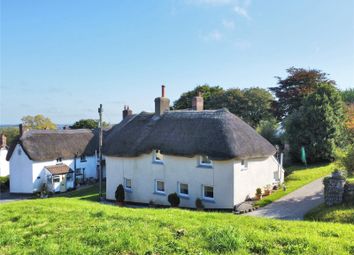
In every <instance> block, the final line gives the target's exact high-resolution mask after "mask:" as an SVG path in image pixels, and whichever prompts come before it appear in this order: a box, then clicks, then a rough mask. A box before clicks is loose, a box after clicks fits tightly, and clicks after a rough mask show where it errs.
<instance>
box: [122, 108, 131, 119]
mask: <svg viewBox="0 0 354 255" xmlns="http://www.w3.org/2000/svg"><path fill="white" fill-rule="evenodd" d="M132 114H133V111H132V110H130V109H129V106H127V105H124V110H123V120H124V119H125V118H126V117H127V116H130V115H132Z"/></svg>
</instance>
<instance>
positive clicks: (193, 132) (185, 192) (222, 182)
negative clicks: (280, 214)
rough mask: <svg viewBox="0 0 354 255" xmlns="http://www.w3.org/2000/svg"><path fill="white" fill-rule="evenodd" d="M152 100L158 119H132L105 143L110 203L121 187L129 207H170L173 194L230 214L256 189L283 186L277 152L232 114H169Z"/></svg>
mask: <svg viewBox="0 0 354 255" xmlns="http://www.w3.org/2000/svg"><path fill="white" fill-rule="evenodd" d="M162 90H163V92H162V96H161V97H158V98H156V99H155V112H154V113H147V112H142V113H140V114H137V115H130V114H128V115H127V116H126V117H125V118H124V119H123V121H122V122H121V123H120V124H118V125H116V126H115V127H113V128H112V129H111V132H110V134H109V135H108V136H107V137H106V139H105V141H104V148H103V153H104V156H105V159H106V176H107V185H106V187H107V188H106V189H107V190H106V196H107V199H111V200H114V199H115V191H116V188H117V186H118V185H119V184H123V185H124V188H125V191H126V200H127V201H130V202H136V203H149V202H151V201H153V202H154V203H155V204H162V205H168V204H169V203H168V200H167V196H168V194H170V193H174V192H176V193H177V194H178V196H179V197H180V198H181V204H180V206H183V207H195V200H196V199H197V198H200V199H202V201H203V203H204V205H205V207H206V208H223V209H231V208H233V207H234V205H236V204H239V203H241V202H243V201H245V199H247V198H249V197H254V195H255V193H256V189H257V188H258V187H260V188H263V187H264V186H266V185H273V184H275V183H279V182H282V181H283V177H284V170H283V168H282V167H281V166H280V164H279V163H278V162H277V160H276V159H275V158H274V154H275V153H276V149H275V148H274V146H273V145H271V144H270V143H269V142H268V141H267V140H266V139H264V138H263V137H262V136H260V135H259V134H258V133H257V132H256V131H255V130H254V129H253V128H252V127H250V126H249V125H248V124H246V123H245V122H244V121H242V120H241V119H240V118H238V117H237V116H235V115H234V114H232V113H230V112H229V111H228V110H227V109H219V110H203V98H202V97H201V96H198V97H195V98H194V100H193V109H192V110H182V111H170V110H169V108H170V106H169V102H170V101H169V99H168V98H166V97H165V94H164V87H163V88H162Z"/></svg>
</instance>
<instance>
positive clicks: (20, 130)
mask: <svg viewBox="0 0 354 255" xmlns="http://www.w3.org/2000/svg"><path fill="white" fill-rule="evenodd" d="M18 131H19V133H20V137H21V136H22V135H23V125H22V124H20V125H18Z"/></svg>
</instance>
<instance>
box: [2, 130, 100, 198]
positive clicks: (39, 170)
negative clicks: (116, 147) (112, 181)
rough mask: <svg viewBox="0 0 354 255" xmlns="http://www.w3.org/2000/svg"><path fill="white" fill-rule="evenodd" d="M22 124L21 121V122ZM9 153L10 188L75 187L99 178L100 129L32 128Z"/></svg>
mask: <svg viewBox="0 0 354 255" xmlns="http://www.w3.org/2000/svg"><path fill="white" fill-rule="evenodd" d="M20 126H21V125H20ZM20 134H21V135H20V138H19V139H18V141H17V142H16V143H14V144H13V145H12V146H11V147H10V149H9V153H8V156H7V160H9V162H10V192H11V193H33V192H37V191H39V189H40V188H41V186H42V184H43V183H46V184H47V185H48V187H51V188H52V191H54V192H64V191H66V190H68V189H71V188H74V187H75V180H76V182H79V183H80V182H82V181H83V180H86V179H88V178H95V179H96V178H97V176H98V171H97V164H98V158H97V150H98V132H95V131H92V130H88V129H77V130H30V131H26V132H22V127H20Z"/></svg>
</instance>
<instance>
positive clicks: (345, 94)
mask: <svg viewBox="0 0 354 255" xmlns="http://www.w3.org/2000/svg"><path fill="white" fill-rule="evenodd" d="M341 94H342V98H343V101H344V102H345V103H346V104H354V89H346V90H343V91H342V92H341Z"/></svg>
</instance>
